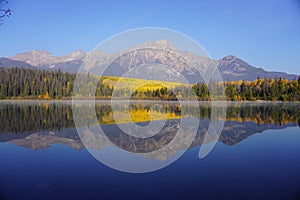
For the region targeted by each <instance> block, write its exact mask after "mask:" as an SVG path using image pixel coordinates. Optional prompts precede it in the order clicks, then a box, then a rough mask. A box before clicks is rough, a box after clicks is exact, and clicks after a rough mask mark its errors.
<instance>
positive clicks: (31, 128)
mask: <svg viewBox="0 0 300 200" xmlns="http://www.w3.org/2000/svg"><path fill="white" fill-rule="evenodd" d="M153 103H154V102H143V103H141V102H138V103H133V104H131V105H130V107H129V108H125V107H122V106H121V107H120V108H119V110H118V114H119V115H120V116H122V113H123V112H124V111H125V110H126V109H129V111H130V116H131V119H132V120H133V121H134V122H135V123H138V124H139V125H141V126H146V125H147V124H148V123H149V122H148V121H149V120H150V118H151V120H154V121H160V120H162V119H165V120H166V123H165V124H164V126H163V129H162V130H161V131H160V132H159V134H156V135H154V136H152V137H150V138H147V139H143V138H135V137H132V136H129V135H127V134H125V133H124V132H122V130H120V128H119V127H118V126H117V125H116V124H115V121H114V118H113V115H112V110H111V106H110V104H109V102H98V103H97V104H96V106H95V110H96V115H97V118H98V122H93V123H91V124H90V126H94V125H96V124H97V123H100V124H101V127H102V129H103V130H104V131H105V132H107V133H108V134H106V136H107V138H108V139H109V140H110V142H112V143H114V144H115V145H117V146H119V147H121V148H122V149H124V150H126V151H129V152H135V153H145V152H151V151H154V150H157V149H160V148H162V147H163V146H165V145H166V144H168V143H169V142H170V141H171V140H172V139H173V138H174V137H175V135H176V133H177V131H178V128H179V126H180V120H181V119H182V118H190V117H196V118H199V119H200V126H199V129H198V131H197V135H196V137H195V140H194V142H193V143H192V146H197V145H200V144H202V143H203V140H204V136H205V134H206V132H207V131H206V130H207V128H208V125H209V122H210V120H211V119H210V118H211V112H212V109H211V106H210V105H209V103H204V102H203V103H202V102H201V103H200V113H199V112H197V110H198V109H196V108H195V107H193V106H190V107H189V108H188V109H182V108H181V107H180V105H179V104H178V103H172V102H165V103H163V104H162V105H163V106H162V107H155V109H151V108H153V107H151V105H153ZM160 104H161V103H160ZM80 106H81V107H82V112H83V113H85V112H84V111H85V110H87V108H88V107H90V106H91V105H90V104H89V103H82V104H80ZM150 113H151V116H150ZM222 120H224V121H225V125H224V129H223V131H222V134H221V136H220V138H219V141H221V142H223V143H224V144H226V145H234V144H236V143H239V142H240V141H242V140H244V139H246V138H247V137H249V136H251V135H253V134H255V133H261V132H263V131H265V130H268V129H283V128H286V127H291V126H299V125H300V104H299V103H231V104H229V106H228V107H227V108H226V117H225V118H224V119H222ZM128 122H129V119H128V118H124V119H123V121H121V123H124V124H126V123H128ZM74 126H75V125H74V121H73V114H72V105H71V102H69V101H65V102H64V101H61V102H51V101H42V102H37V101H35V102H1V103H0V131H1V133H0V141H1V142H11V143H14V144H16V145H19V146H24V147H27V148H30V149H44V148H47V147H49V146H51V145H52V144H57V143H61V144H65V145H68V146H70V147H72V148H75V149H82V148H83V145H82V142H81V140H80V138H79V136H78V134H77V132H76V129H75V127H74ZM186 131H187V133H188V132H189V130H186ZM187 135H188V134H187ZM99 137H100V138H97V139H95V138H89V137H86V138H84V139H86V140H88V141H85V143H88V144H89V146H88V147H89V148H94V149H103V148H104V147H106V146H107V145H108V141H107V138H105V137H103V138H102V137H101V136H99ZM180 148H181V147H180V146H177V147H176V148H175V149H174V152H176V151H178V150H180ZM153 156H154V157H155V155H153ZM165 156H166V157H167V156H168V155H165ZM158 159H166V158H158Z"/></svg>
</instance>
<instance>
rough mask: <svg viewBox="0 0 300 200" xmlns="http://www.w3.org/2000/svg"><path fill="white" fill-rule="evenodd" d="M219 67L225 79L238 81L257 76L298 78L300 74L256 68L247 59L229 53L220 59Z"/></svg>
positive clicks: (253, 78) (252, 78)
mask: <svg viewBox="0 0 300 200" xmlns="http://www.w3.org/2000/svg"><path fill="white" fill-rule="evenodd" d="M217 62H218V69H219V71H220V72H221V74H222V78H223V80H230V81H237V80H250V81H251V80H255V79H257V77H261V78H279V77H282V78H286V79H289V80H292V79H297V77H298V76H296V75H293V74H287V73H284V72H268V71H265V70H263V69H262V68H256V67H253V66H251V65H249V64H248V63H246V62H245V61H243V60H241V59H239V58H237V57H235V56H232V55H229V56H225V57H224V58H223V59H221V60H218V61H217Z"/></svg>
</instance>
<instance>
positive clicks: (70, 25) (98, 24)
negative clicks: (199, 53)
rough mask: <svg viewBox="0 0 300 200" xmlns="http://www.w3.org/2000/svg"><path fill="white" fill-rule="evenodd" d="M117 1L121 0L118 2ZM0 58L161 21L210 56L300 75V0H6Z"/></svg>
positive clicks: (87, 43)
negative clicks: (7, 9) (7, 14)
mask: <svg viewBox="0 0 300 200" xmlns="http://www.w3.org/2000/svg"><path fill="white" fill-rule="evenodd" d="M120 2H122V3H120ZM8 5H9V7H10V8H11V9H12V10H13V11H14V13H13V15H12V16H11V17H10V18H9V19H7V20H6V22H5V23H4V24H3V25H1V26H0V44H1V48H0V57H3V56H4V57H6V56H11V55H14V54H17V53H21V52H25V51H30V50H32V49H44V50H47V51H49V52H51V53H53V54H54V55H57V56H61V55H64V54H67V53H70V52H72V51H75V50H77V49H82V50H84V51H91V50H92V49H93V48H94V47H95V46H96V45H97V44H98V43H100V42H101V41H103V40H105V39H106V38H108V37H110V36H112V35H114V34H117V33H119V32H121V31H125V30H128V29H132V28H139V27H149V26H150V27H153V26H154V27H164V28H169V29H174V30H177V31H179V32H182V33H184V34H187V35H188V36H190V37H192V38H193V39H195V40H196V41H197V42H198V43H200V44H201V45H202V46H203V47H204V48H205V49H206V50H207V51H208V52H209V54H210V55H211V56H212V58H214V59H220V58H222V57H224V56H226V55H229V54H231V55H235V56H237V57H239V58H241V59H243V60H245V61H246V62H248V63H250V64H252V65H254V66H257V67H262V68H264V69H267V70H274V71H285V72H288V73H295V74H300V2H299V0H269V1H268V0H266V1H260V0H251V1H241V0H223V1H221V0H220V1H217V0H211V1H201V0H199V1H188V0H187V1H179V0H178V1H176V0H172V1H171V0H169V1H167V0H151V1H141V0H139V1H138V0H136V1H115V0H109V1H96V0H95V1H93V0H86V1H72V0H61V1H58V0H57V1H55V0H52V1H50V0H49V1H37V0H26V1H17V0H9V4H8Z"/></svg>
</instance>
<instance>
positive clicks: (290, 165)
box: [0, 101, 300, 200]
mask: <svg viewBox="0 0 300 200" xmlns="http://www.w3.org/2000/svg"><path fill="white" fill-rule="evenodd" d="M153 104H162V106H156V107H155V106H154V107H153V106H152V105H153ZM88 107H89V105H88V103H86V104H83V106H82V109H83V111H87V110H88ZM93 108H95V111H96V112H95V113H96V116H97V120H98V123H100V125H101V126H102V128H103V129H104V130H105V131H106V132H107V134H106V136H107V138H108V140H110V141H111V142H112V143H115V144H116V145H118V146H119V147H121V148H122V149H124V150H125V151H127V152H138V153H143V152H149V151H152V150H154V149H158V148H160V147H161V145H163V144H165V143H168V142H170V140H172V138H173V137H174V135H176V131H177V130H178V127H179V125H178V124H179V123H180V120H181V119H182V118H185V119H189V118H191V117H194V118H195V117H196V118H198V119H199V120H200V126H199V130H198V132H197V135H196V136H195V139H194V141H193V143H192V145H191V146H190V148H189V149H188V150H187V151H186V152H185V153H184V154H183V156H182V157H180V158H179V159H178V160H176V161H175V162H174V163H172V164H171V165H169V166H167V167H165V168H163V169H161V170H158V171H154V172H149V173H142V174H131V173H125V172H120V171H117V170H114V169H111V168H109V167H107V166H106V165H104V164H102V163H101V162H99V161H98V160H97V159H95V158H94V157H93V156H92V155H91V154H90V153H89V151H88V150H87V149H86V147H85V145H84V144H83V142H82V140H81V139H84V138H81V136H80V135H78V133H77V130H76V128H75V123H74V119H73V113H72V103H71V102H69V101H66V102H63V101H62V102H50V101H41V102H40V101H34V102H30V101H28V102H7V101H6V102H1V103H0V131H1V133H0V142H1V143H0V159H1V168H0V169H1V170H0V199H5V200H6V199H74V200H75V199H285V200H288V199H300V129H299V124H300V103H229V105H228V106H227V108H226V115H224V116H222V117H223V118H222V119H221V120H224V122H225V124H224V127H223V131H222V134H221V135H220V137H219V139H218V141H217V143H216V145H215V147H214V148H213V149H212V151H211V152H210V153H209V154H208V155H207V156H206V157H205V158H203V159H199V156H198V153H199V149H200V147H201V146H202V145H203V138H204V136H205V135H204V132H203V131H201V130H202V129H205V128H207V127H208V124H209V122H210V121H211V120H213V119H212V116H213V108H212V107H211V106H210V105H209V104H205V103H204V104H201V105H200V108H199V107H198V108H197V109H196V108H193V107H191V108H189V109H187V110H184V109H182V108H181V107H180V105H178V103H171V102H166V103H162V102H144V103H134V104H132V105H130V106H129V107H128V108H124V107H122V106H120V107H119V108H118V110H117V112H118V113H119V115H120V116H122V113H123V112H125V111H124V110H126V109H129V110H130V115H131V118H132V120H133V121H134V122H135V123H137V124H138V125H141V126H146V125H147V124H149V122H148V121H149V120H150V118H149V114H148V113H149V112H151V113H152V117H153V118H152V120H154V121H157V122H159V121H161V120H163V119H164V118H167V120H166V122H165V123H164V126H163V128H162V129H163V131H162V133H160V134H158V135H155V136H153V137H152V138H151V140H142V139H136V138H134V137H129V136H126V135H125V134H124V133H123V132H122V130H121V129H119V128H118V126H117V125H116V121H114V118H113V116H112V110H111V108H110V105H109V103H108V102H97V104H96V106H95V107H93ZM82 114H84V112H83V113H82ZM79 123H80V122H79ZM119 123H121V124H127V123H130V121H129V119H128V118H126V117H123V118H122V117H121V121H119ZM90 126H95V124H93V122H91V124H90ZM89 139H90V138H87V140H89ZM91 141H92V140H91ZM87 144H88V145H90V146H88V148H94V149H97V150H98V151H104V150H105V149H109V148H110V147H109V143H108V142H107V141H106V140H105V139H103V140H101V141H97V142H94V143H93V142H90V143H87ZM132 144H134V145H132ZM180 150H181V149H180V147H178V149H176V148H175V149H174V152H177V151H180ZM140 157H141V158H140V159H148V160H151V159H152V160H158V161H162V160H168V159H169V155H168V154H167V155H165V157H160V156H159V155H157V156H156V155H154V156H153V157H151V158H149V157H143V156H140ZM170 157H171V155H170Z"/></svg>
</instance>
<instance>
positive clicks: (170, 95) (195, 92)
mask: <svg viewBox="0 0 300 200" xmlns="http://www.w3.org/2000/svg"><path fill="white" fill-rule="evenodd" d="M75 79H76V74H74V73H68V72H62V71H60V70H58V71H47V70H40V69H28V68H17V67H16V68H0V99H63V98H71V97H72V96H73V88H74V82H75ZM82 80H83V81H85V82H87V83H88V84H87V88H79V90H78V91H77V93H76V95H77V97H87V96H89V95H91V94H94V95H95V96H96V98H111V96H112V94H113V93H114V95H115V97H120V98H122V97H124V96H126V95H127V94H128V89H127V88H114V86H113V85H109V84H107V83H106V82H104V81H103V80H102V79H99V78H98V77H95V76H90V75H87V76H84V78H83V79H82ZM212 84H214V87H211V85H212ZM221 84H222V85H223V86H224V89H225V94H224V95H226V98H227V100H231V101H256V100H266V101H300V77H299V78H298V80H287V79H283V78H277V79H273V78H268V79H267V78H263V79H262V78H259V77H258V79H257V80H254V81H242V80H241V81H232V82H229V81H225V82H223V83H214V82H210V83H209V84H205V83H198V84H194V85H179V86H176V87H174V88H167V87H164V86H162V87H161V88H157V87H156V88H155V89H151V88H149V89H147V90H139V89H136V90H135V91H133V92H132V94H131V98H132V99H158V100H176V99H178V98H182V99H189V98H191V97H193V96H196V98H198V100H202V101H209V100H211V94H212V93H214V96H215V94H221V93H222V89H221V88H222V87H221ZM219 86H220V87H219ZM93 88H95V89H96V90H94V93H93V90H92V89H93ZM210 88H214V90H212V89H210Z"/></svg>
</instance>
